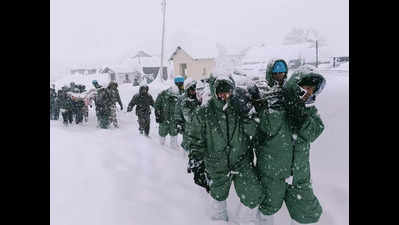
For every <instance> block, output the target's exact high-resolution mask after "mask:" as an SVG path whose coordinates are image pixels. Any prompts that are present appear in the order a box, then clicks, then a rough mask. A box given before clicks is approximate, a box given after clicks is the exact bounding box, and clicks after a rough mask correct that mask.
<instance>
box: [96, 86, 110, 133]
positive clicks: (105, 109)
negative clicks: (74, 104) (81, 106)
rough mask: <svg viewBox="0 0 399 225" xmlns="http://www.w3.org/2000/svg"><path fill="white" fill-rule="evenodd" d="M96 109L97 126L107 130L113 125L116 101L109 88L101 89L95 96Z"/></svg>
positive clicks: (97, 90)
mask: <svg viewBox="0 0 399 225" xmlns="http://www.w3.org/2000/svg"><path fill="white" fill-rule="evenodd" d="M94 103H95V107H96V116H97V125H98V126H99V127H100V128H103V129H107V128H108V127H109V125H110V123H111V114H112V107H113V106H114V99H113V96H112V94H111V92H110V90H109V88H104V87H99V88H98V89H96V94H95V95H94Z"/></svg>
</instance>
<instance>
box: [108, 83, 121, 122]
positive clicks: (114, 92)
mask: <svg viewBox="0 0 399 225" xmlns="http://www.w3.org/2000/svg"><path fill="white" fill-rule="evenodd" d="M107 89H108V91H109V93H110V94H111V98H112V107H111V118H110V119H111V122H112V124H113V125H114V127H119V125H118V118H117V115H116V103H118V104H119V106H120V107H121V110H123V104H122V100H121V97H120V95H119V90H118V83H116V82H114V81H111V82H110V83H109V85H108V87H107Z"/></svg>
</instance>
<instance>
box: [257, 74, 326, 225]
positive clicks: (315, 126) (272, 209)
mask: <svg viewBox="0 0 399 225" xmlns="http://www.w3.org/2000/svg"><path fill="white" fill-rule="evenodd" d="M311 76H315V77H318V78H319V79H320V82H319V83H318V87H317V89H318V90H317V91H316V93H317V94H318V93H320V91H321V89H322V88H321V85H322V86H323V87H324V83H325V80H324V78H323V77H322V76H321V75H320V74H316V73H313V72H309V71H305V72H304V71H297V72H294V73H293V75H292V76H291V77H290V79H289V80H288V81H287V82H286V83H285V84H284V87H283V91H284V93H285V94H284V95H285V99H284V104H283V105H282V106H281V107H280V108H273V109H271V108H270V106H269V107H268V108H264V109H263V110H262V111H261V112H260V124H259V128H260V129H261V131H262V133H263V134H264V139H265V141H264V142H263V143H260V145H259V146H257V148H256V156H257V165H256V168H257V171H258V173H259V175H260V177H261V182H262V184H263V186H264V188H265V191H266V198H265V200H264V201H263V202H262V203H261V204H260V206H259V210H260V211H261V212H262V213H263V214H265V215H272V214H274V213H276V212H277V211H279V209H280V208H281V206H282V203H283V201H285V204H286V206H287V208H288V211H289V214H290V216H291V218H292V219H294V220H295V221H297V222H299V223H316V222H317V221H318V220H319V218H320V216H321V213H322V208H321V205H320V203H319V201H318V199H317V197H316V196H315V195H314V193H313V189H312V184H311V179H310V164H309V150H310V143H311V142H313V141H314V140H315V139H316V138H317V137H319V135H320V134H321V133H322V131H323V130H324V125H323V122H322V120H321V119H320V117H319V115H318V113H317V109H316V107H315V106H310V107H306V106H305V103H304V102H303V100H301V99H299V97H298V95H299V92H300V88H299V86H298V83H299V82H300V81H301V80H302V79H304V78H305V77H311ZM293 99H296V100H297V101H296V102H292V100H293ZM288 101H290V102H288ZM300 101H302V103H301V102H300ZM289 105H291V106H289ZM292 105H295V107H296V108H294V110H295V111H298V110H300V111H301V113H302V115H301V118H302V122H301V123H300V126H299V127H296V128H295V127H293V123H291V122H290V121H289V120H290V119H291V118H292V116H291V117H290V116H289V115H288V114H290V113H291V111H292V110H290V109H289V108H288V107H291V108H292ZM290 176H293V181H292V184H288V183H286V182H285V179H286V178H288V177H290Z"/></svg>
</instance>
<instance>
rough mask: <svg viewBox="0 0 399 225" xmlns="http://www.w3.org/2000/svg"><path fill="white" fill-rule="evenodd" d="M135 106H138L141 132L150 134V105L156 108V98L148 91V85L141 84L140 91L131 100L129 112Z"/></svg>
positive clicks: (146, 134) (137, 112)
mask: <svg viewBox="0 0 399 225" xmlns="http://www.w3.org/2000/svg"><path fill="white" fill-rule="evenodd" d="M134 106H136V115H137V116H138V121H137V122H138V123H139V131H140V134H143V133H144V135H145V136H148V135H149V133H150V115H151V108H150V106H152V107H153V108H154V99H153V98H152V96H151V95H150V94H149V93H148V86H147V85H142V86H140V88H139V93H138V94H135V95H134V96H133V98H132V100H130V102H129V105H128V107H127V112H131V111H132V110H133V107H134Z"/></svg>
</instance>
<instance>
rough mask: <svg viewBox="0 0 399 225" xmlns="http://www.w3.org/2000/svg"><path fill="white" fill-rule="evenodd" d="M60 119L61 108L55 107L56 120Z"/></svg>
mask: <svg viewBox="0 0 399 225" xmlns="http://www.w3.org/2000/svg"><path fill="white" fill-rule="evenodd" d="M59 117H60V108H58V107H55V109H54V118H53V119H54V120H58V118H59Z"/></svg>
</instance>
